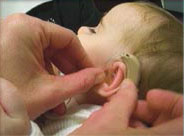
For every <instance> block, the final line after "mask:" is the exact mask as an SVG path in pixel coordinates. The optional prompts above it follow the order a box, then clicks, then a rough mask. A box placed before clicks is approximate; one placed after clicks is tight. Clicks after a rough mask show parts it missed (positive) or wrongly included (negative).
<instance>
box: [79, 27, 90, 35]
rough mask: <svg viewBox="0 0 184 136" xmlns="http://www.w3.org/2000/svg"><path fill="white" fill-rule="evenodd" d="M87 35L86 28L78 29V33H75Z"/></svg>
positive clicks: (87, 30)
mask: <svg viewBox="0 0 184 136" xmlns="http://www.w3.org/2000/svg"><path fill="white" fill-rule="evenodd" d="M88 33H89V29H88V27H86V26H82V27H80V28H79V30H78V32H77V34H78V35H79V34H88Z"/></svg>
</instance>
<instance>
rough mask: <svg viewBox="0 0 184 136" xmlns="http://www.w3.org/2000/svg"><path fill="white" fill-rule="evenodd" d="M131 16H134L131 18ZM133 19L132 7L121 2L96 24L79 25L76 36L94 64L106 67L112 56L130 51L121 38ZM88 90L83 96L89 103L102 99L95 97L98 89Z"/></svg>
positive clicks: (132, 23) (127, 30) (127, 31)
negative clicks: (93, 25)
mask: <svg viewBox="0 0 184 136" xmlns="http://www.w3.org/2000/svg"><path fill="white" fill-rule="evenodd" d="M132 16H134V18H131V17H132ZM135 20H137V18H136V15H135V10H134V8H131V6H130V5H129V4H121V5H118V6H116V7H115V8H113V9H112V10H110V12H108V13H107V14H106V15H105V16H104V17H103V19H102V20H101V22H100V23H99V24H98V26H96V27H93V28H91V27H81V28H80V29H79V31H78V38H79V40H80V41H81V43H82V46H83V47H84V49H85V50H86V51H87V54H88V55H89V57H90V59H91V60H92V61H93V64H94V65H95V66H97V67H106V63H107V62H109V60H112V57H114V56H117V55H118V54H121V53H122V52H123V51H125V52H131V50H130V49H129V48H127V46H125V45H124V44H123V43H124V41H123V40H124V37H127V33H129V31H130V30H131V29H132V26H134V25H135V22H136V21H135ZM128 35H129V34H128ZM129 38H130V37H129ZM125 39H126V38H125ZM130 40H131V39H130ZM89 92H90V93H88V94H86V95H85V96H84V95H83V96H84V97H85V98H86V97H87V98H88V101H90V103H93V102H97V101H99V100H102V99H103V98H102V97H97V94H98V89H96V88H95V89H94V88H93V91H89ZM79 99H82V98H81V97H80V98H79ZM79 99H78V100H79ZM89 99H90V100H89ZM79 101H80V100H79Z"/></svg>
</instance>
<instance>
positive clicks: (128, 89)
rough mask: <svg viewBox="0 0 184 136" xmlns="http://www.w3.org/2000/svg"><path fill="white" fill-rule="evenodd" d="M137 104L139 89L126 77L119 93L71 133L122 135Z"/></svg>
mask: <svg viewBox="0 0 184 136" xmlns="http://www.w3.org/2000/svg"><path fill="white" fill-rule="evenodd" d="M136 104H137V89H136V87H135V85H134V84H133V83H132V82H131V81H130V80H128V79H126V80H124V81H123V82H122V84H121V86H120V88H119V90H118V91H117V94H115V95H114V96H113V97H111V99H110V101H109V102H107V103H105V105H104V106H103V107H102V108H101V109H100V110H98V111H96V112H94V113H93V114H92V115H91V116H90V117H89V119H88V120H87V121H85V122H84V123H83V125H82V126H81V127H80V128H78V129H76V130H75V131H74V132H73V133H72V134H70V135H73V136H75V135H92V136H96V135H97V136H108V135H111V136H112V135H113V136H117V135H121V134H123V132H124V130H126V129H127V128H128V126H129V120H130V117H131V115H132V113H133V111H134V109H135V107H136Z"/></svg>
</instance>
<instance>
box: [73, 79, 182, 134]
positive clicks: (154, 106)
mask: <svg viewBox="0 0 184 136" xmlns="http://www.w3.org/2000/svg"><path fill="white" fill-rule="evenodd" d="M123 86H126V87H123ZM135 92H136V88H135V86H134V84H133V83H131V82H130V81H128V82H127V80H125V81H124V82H123V83H122V86H121V87H120V89H119V91H118V93H117V94H116V95H115V96H114V97H113V98H112V99H111V101H110V102H108V103H107V104H105V105H104V106H103V108H102V109H101V110H99V111H97V112H96V113H93V114H92V115H91V116H90V118H89V119H88V120H87V121H86V122H84V124H83V125H82V127H80V128H79V129H77V130H75V131H74V132H73V133H72V134H71V135H87V134H90V135H93V136H102V135H104V136H107V135H141V136H143V135H150V136H152V135H153V136H155V135H175V136H177V135H183V121H182V120H183V116H182V115H183V108H182V107H183V98H182V96H181V95H178V94H174V93H171V92H166V91H160V90H155V91H150V92H149V93H148V95H147V99H146V101H139V102H138V105H137V108H136V110H135V111H134V110H133V109H134V107H135V104H136V95H135V94H136V93H135ZM133 111H134V112H133ZM132 112H133V113H134V115H132V116H131V114H132ZM133 116H134V119H135V122H133V123H131V125H132V126H134V127H130V120H131V119H132V117H133ZM138 119H139V120H138ZM141 121H142V122H147V123H150V124H151V125H152V126H151V127H150V128H148V127H147V128H146V127H144V128H142V124H143V123H142V122H141ZM140 126H141V127H140ZM135 127H136V128H135Z"/></svg>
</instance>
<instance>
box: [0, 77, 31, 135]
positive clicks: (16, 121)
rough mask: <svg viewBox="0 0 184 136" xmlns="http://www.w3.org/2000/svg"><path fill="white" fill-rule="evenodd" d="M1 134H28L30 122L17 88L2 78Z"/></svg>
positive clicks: (0, 82) (0, 95) (0, 98)
mask: <svg viewBox="0 0 184 136" xmlns="http://www.w3.org/2000/svg"><path fill="white" fill-rule="evenodd" d="M0 125H1V126H0V135H2V136H4V135H15V134H16V135H27V134H29V131H30V130H29V129H30V122H29V117H28V115H27V112H26V107H25V105H24V104H23V100H21V99H20V97H19V94H18V92H17V88H16V87H15V86H14V85H13V84H11V83H10V82H8V81H6V80H4V79H2V78H0Z"/></svg>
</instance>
